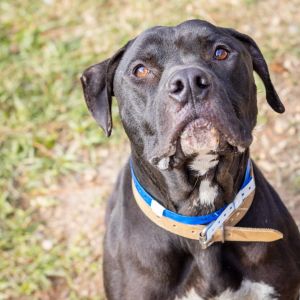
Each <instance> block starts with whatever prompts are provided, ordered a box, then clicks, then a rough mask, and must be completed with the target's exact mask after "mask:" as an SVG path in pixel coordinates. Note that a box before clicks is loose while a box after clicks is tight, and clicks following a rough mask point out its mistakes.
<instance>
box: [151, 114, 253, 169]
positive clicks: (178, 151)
mask: <svg viewBox="0 0 300 300" xmlns="http://www.w3.org/2000/svg"><path fill="white" fill-rule="evenodd" d="M251 141H252V137H251V138H248V139H247V140H246V141H243V142H240V139H239V136H235V135H233V134H232V131H230V130H228V128H225V127H224V126H223V125H222V123H221V124H220V123H219V122H212V121H210V120H208V119H206V118H196V119H193V120H187V121H186V122H185V123H183V124H181V126H180V127H178V128H177V129H176V130H174V133H173V136H172V138H171V139H170V143H168V146H167V148H165V149H164V150H165V151H162V152H161V155H160V156H156V157H154V158H153V159H152V160H151V162H152V163H153V164H155V165H157V166H158V167H159V168H160V169H162V170H165V169H168V168H169V167H178V166H181V165H182V164H184V162H186V161H190V160H191V159H192V158H193V157H195V156H199V155H200V156H201V155H206V154H217V155H225V154H228V153H231V154H235V155H236V154H240V153H241V152H243V151H244V150H245V149H246V148H248V147H249V145H250V144H251Z"/></svg>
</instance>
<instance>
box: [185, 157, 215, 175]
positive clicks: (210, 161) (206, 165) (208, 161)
mask: <svg viewBox="0 0 300 300" xmlns="http://www.w3.org/2000/svg"><path fill="white" fill-rule="evenodd" d="M217 157H218V156H217V155H215V154H203V155H198V156H196V157H195V158H194V159H193V161H192V162H191V163H190V165H189V167H190V169H191V170H193V171H196V172H198V174H199V175H200V176H203V175H204V174H206V173H207V171H208V170H210V169H212V168H213V167H215V166H216V165H217V164H218V162H219V161H218V160H217Z"/></svg>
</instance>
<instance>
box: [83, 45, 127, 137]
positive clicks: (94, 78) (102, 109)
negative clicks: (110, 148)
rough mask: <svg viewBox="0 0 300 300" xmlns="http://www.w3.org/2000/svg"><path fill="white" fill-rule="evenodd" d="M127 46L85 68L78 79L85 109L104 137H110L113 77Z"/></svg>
mask: <svg viewBox="0 0 300 300" xmlns="http://www.w3.org/2000/svg"><path fill="white" fill-rule="evenodd" d="M128 44H129V43H127V44H126V45H125V46H124V47H123V48H121V49H120V50H118V52H117V53H116V54H115V55H114V56H112V57H111V58H109V59H106V60H104V61H103V62H100V63H98V64H95V65H93V66H91V67H89V68H87V69H86V70H85V71H84V72H83V74H82V76H81V78H80V80H81V84H82V88H83V93H84V98H85V101H86V104H87V107H88V109H89V111H90V112H91V114H92V116H93V117H94V118H95V120H96V121H97V123H98V124H99V125H100V126H101V127H102V129H103V130H104V132H105V134H106V136H110V134H111V130H112V117H111V102H112V96H113V80H114V75H115V71H116V69H117V67H118V64H119V62H120V60H121V58H122V56H123V54H124V52H125V50H126V48H127V46H128Z"/></svg>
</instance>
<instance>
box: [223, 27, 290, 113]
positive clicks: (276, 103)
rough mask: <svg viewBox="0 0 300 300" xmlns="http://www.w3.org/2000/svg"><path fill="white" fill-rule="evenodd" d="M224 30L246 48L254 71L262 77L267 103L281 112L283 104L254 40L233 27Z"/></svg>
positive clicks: (283, 109)
mask: <svg viewBox="0 0 300 300" xmlns="http://www.w3.org/2000/svg"><path fill="white" fill-rule="evenodd" d="M226 31H227V32H228V33H229V34H230V35H231V36H233V37H235V38H236V39H238V40H239V41H241V42H242V43H243V44H244V45H245V46H246V47H247V49H248V51H249V53H250V55H251V57H252V63H253V69H254V71H255V72H256V73H257V74H258V75H259V77H260V78H261V79H262V81H263V83H264V85H265V88H266V98H267V101H268V103H269V105H270V106H271V107H272V108H273V109H274V110H275V111H276V112H278V113H283V112H284V111H285V108H284V105H283V104H282V102H281V101H280V99H279V97H278V95H277V92H276V90H275V88H274V86H273V83H272V81H271V78H270V73H269V69H268V66H267V63H266V61H265V59H264V57H263V55H262V53H261V51H260V49H259V48H258V46H257V44H256V43H255V41H254V40H253V39H252V38H251V37H249V36H248V35H246V34H243V33H240V32H238V31H236V30H234V29H226Z"/></svg>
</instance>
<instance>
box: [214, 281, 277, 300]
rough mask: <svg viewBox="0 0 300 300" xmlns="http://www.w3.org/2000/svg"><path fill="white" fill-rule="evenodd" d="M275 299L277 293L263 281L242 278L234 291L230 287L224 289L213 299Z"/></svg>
mask: <svg viewBox="0 0 300 300" xmlns="http://www.w3.org/2000/svg"><path fill="white" fill-rule="evenodd" d="M240 299H243V300H275V299H278V294H277V293H276V291H275V290H274V288H273V287H272V286H270V285H267V284H265V283H263V282H253V281H250V280H243V281H242V284H241V286H240V288H239V289H238V290H236V291H233V290H231V289H227V290H225V291H224V292H223V293H222V294H221V295H220V296H218V297H216V298H214V300H240Z"/></svg>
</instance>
